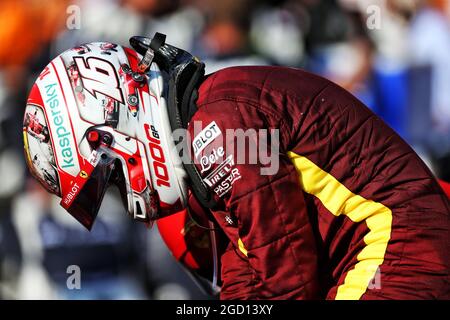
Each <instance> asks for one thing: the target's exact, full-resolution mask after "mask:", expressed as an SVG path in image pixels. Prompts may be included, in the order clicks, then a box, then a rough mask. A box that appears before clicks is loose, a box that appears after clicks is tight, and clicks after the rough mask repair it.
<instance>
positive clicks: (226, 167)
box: [203, 155, 242, 197]
mask: <svg viewBox="0 0 450 320" xmlns="http://www.w3.org/2000/svg"><path fill="white" fill-rule="evenodd" d="M241 177H242V176H241V173H240V172H239V169H238V168H235V167H234V159H233V155H229V156H228V157H227V158H226V159H225V161H224V162H222V163H221V164H220V166H218V167H217V168H216V169H214V171H212V172H211V173H210V174H208V176H207V177H206V178H205V179H203V181H204V182H205V183H206V184H207V185H208V186H210V187H211V188H213V190H214V192H215V193H216V194H217V195H218V196H219V197H222V196H224V195H225V194H226V193H227V192H228V191H230V190H231V187H232V186H233V184H234V183H235V182H236V181H237V180H239V179H240V178H241Z"/></svg>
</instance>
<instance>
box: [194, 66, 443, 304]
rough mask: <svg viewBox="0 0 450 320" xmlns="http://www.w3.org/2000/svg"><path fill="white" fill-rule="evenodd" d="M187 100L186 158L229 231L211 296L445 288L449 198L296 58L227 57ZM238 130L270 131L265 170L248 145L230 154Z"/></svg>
mask: <svg viewBox="0 0 450 320" xmlns="http://www.w3.org/2000/svg"><path fill="white" fill-rule="evenodd" d="M196 105H197V108H198V109H197V111H196V112H195V114H194V115H193V116H192V118H191V119H190V122H189V125H188V132H189V134H190V136H191V137H192V138H191V139H192V150H191V151H192V158H193V159H194V160H195V163H196V167H197V168H198V170H199V172H201V176H202V178H203V181H204V182H205V183H206V184H207V185H208V186H210V188H211V191H212V192H214V199H215V201H216V202H217V204H216V206H215V207H214V208H213V209H211V215H212V216H213V217H214V219H215V220H216V222H217V224H218V225H219V226H220V228H221V229H222V230H223V231H224V233H225V235H226V236H227V238H228V239H229V245H228V248H227V250H226V251H225V253H223V255H222V256H221V266H222V269H221V274H222V281H223V285H222V291H221V298H222V299H322V298H327V299H422V298H423V299H434V298H437V299H442V298H449V297H450V295H449V286H450V285H449V253H450V246H449V244H450V241H449V212H450V205H449V200H448V199H447V197H446V196H445V195H444V193H443V191H442V189H441V188H440V186H439V184H438V183H437V181H436V179H435V178H434V177H433V175H432V173H431V172H430V171H429V169H428V168H427V167H426V166H425V164H424V163H423V162H422V161H421V160H420V159H419V157H418V156H417V155H416V154H415V153H414V151H413V150H412V149H411V148H410V147H409V146H408V145H407V144H406V143H405V142H404V141H403V140H402V139H401V138H400V137H399V136H398V135H397V134H396V133H395V132H394V131H393V130H392V129H390V128H389V127H388V126H387V125H386V124H385V123H383V121H382V120H380V119H379V118H378V117H377V116H376V115H375V114H373V113H372V112H371V111H370V110H369V109H368V108H366V107H365V106H364V105H363V104H362V103H361V102H360V101H358V100H357V99H356V98H355V97H353V96H352V95H351V94H350V93H348V92H346V91H345V90H344V89H342V88H340V87H339V86H337V85H335V84H333V83H332V82H330V81H328V80H326V79H323V78H321V77H318V76H315V75H312V74H309V73H307V72H303V71H300V70H296V69H290V68H281V67H234V68H228V69H224V70H221V71H218V72H216V73H214V74H212V75H209V76H207V77H206V79H205V80H204V81H203V83H202V84H201V85H200V87H199V90H198V100H197V103H196ZM239 129H242V131H244V132H247V133H248V132H251V130H252V129H253V130H254V131H255V132H257V134H253V135H252V134H247V136H246V137H245V139H247V140H246V141H248V142H249V143H250V142H251V141H253V142H255V141H257V142H258V141H259V142H261V141H262V140H263V139H262V138H261V137H263V136H261V137H260V136H258V134H259V132H260V131H261V130H262V129H266V130H268V131H267V134H266V137H269V139H266V140H270V141H269V142H268V143H266V145H267V146H268V145H271V146H272V145H273V146H275V145H276V142H277V141H279V143H278V148H279V154H278V156H277V158H276V159H277V161H278V166H277V170H276V172H272V173H270V174H262V172H263V171H261V170H262V169H264V168H267V167H268V165H267V161H266V162H264V163H263V161H260V160H259V158H258V160H257V161H256V162H255V161H253V162H252V161H250V160H249V157H251V156H252V154H253V151H249V149H244V150H245V152H244V155H245V156H246V159H245V161H242V159H241V161H239V159H238V158H239V156H242V148H240V147H239V141H237V140H239V139H240V138H239V137H238V136H239V135H238V134H237V133H236V132H237V131H236V130H239ZM271 129H272V131H270V130H271ZM233 132H234V133H233ZM271 132H273V135H272V134H271ZM276 132H278V137H277V136H276ZM232 133H233V134H232ZM258 139H260V140H261V141H260V140H258ZM241 142H242V141H241ZM260 145H261V144H260ZM257 150H258V151H259V149H257ZM273 150H275V149H273ZM273 150H272V152H275V151H273ZM269 154H270V151H269ZM253 160H254V159H253Z"/></svg>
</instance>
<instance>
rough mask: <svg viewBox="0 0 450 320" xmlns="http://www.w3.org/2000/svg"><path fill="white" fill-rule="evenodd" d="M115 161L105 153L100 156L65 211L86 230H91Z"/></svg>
mask: <svg viewBox="0 0 450 320" xmlns="http://www.w3.org/2000/svg"><path fill="white" fill-rule="evenodd" d="M115 161H116V159H115V158H112V157H111V156H109V155H107V154H106V153H104V154H102V155H101V156H100V160H99V162H98V164H97V165H96V166H95V168H94V169H93V171H92V173H91V174H90V176H89V177H88V178H87V179H88V180H87V181H86V183H85V184H84V185H83V186H82V187H81V190H79V191H78V194H77V196H76V198H75V199H74V200H73V202H72V204H71V205H70V207H69V208H68V209H67V211H68V212H69V213H70V214H71V215H72V216H73V217H74V218H75V219H77V220H78V221H79V222H80V223H81V224H82V225H83V226H85V227H86V228H87V229H88V230H91V228H92V225H93V224H94V221H95V218H96V217H97V214H98V210H99V209H100V206H101V204H102V200H103V197H104V195H105V192H106V189H107V188H108V185H109V179H110V177H111V173H112V172H113V170H114V167H115V166H114V164H115Z"/></svg>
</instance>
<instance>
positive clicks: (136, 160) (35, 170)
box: [23, 42, 187, 229]
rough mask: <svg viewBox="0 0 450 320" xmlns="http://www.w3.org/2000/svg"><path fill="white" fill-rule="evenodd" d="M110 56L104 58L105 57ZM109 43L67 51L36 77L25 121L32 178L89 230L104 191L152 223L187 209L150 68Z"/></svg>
mask: <svg viewBox="0 0 450 320" xmlns="http://www.w3.org/2000/svg"><path fill="white" fill-rule="evenodd" d="M106 51H107V52H108V54H105V52H106ZM141 58H142V57H141V56H140V55H139V54H138V53H137V52H135V51H134V50H132V49H129V48H125V47H122V46H118V45H114V44H111V43H100V42H96V43H89V44H85V45H82V46H79V47H76V48H74V49H71V50H68V51H66V52H64V53H62V54H61V55H59V56H58V57H57V58H55V59H54V60H53V61H51V62H50V64H49V65H48V66H47V67H46V68H45V69H44V70H43V71H42V73H41V74H40V75H39V77H38V79H37V80H36V82H35V84H34V85H33V87H32V89H31V92H30V95H29V98H28V102H27V106H26V110H25V117H24V124H23V136H24V147H25V154H26V157H27V163H28V166H29V168H30V170H31V172H32V174H33V175H34V176H35V177H36V179H38V180H39V181H40V182H41V184H42V185H43V186H44V187H45V188H46V189H47V190H48V191H49V192H51V193H54V194H56V195H58V196H59V197H61V198H62V200H61V205H62V206H63V207H64V208H65V209H67V211H68V212H69V213H70V214H72V215H73V216H74V217H75V218H76V219H77V220H78V221H79V222H80V223H82V224H83V225H84V226H85V227H86V228H88V229H90V228H91V227H92V225H93V223H94V220H95V217H96V215H97V212H98V209H99V207H100V204H101V202H102V199H103V196H104V193H105V191H106V189H107V187H108V186H110V185H117V187H118V188H119V190H120V193H121V195H122V199H123V200H124V203H125V205H126V208H127V211H128V213H129V214H130V215H131V216H133V217H134V218H136V219H140V220H143V221H145V222H151V221H152V220H155V219H156V218H159V217H162V216H166V215H168V214H171V213H173V212H177V211H179V210H181V209H183V208H184V207H185V204H186V198H187V187H186V184H185V178H186V173H185V171H184V169H183V166H182V164H181V159H180V158H179V155H178V154H177V152H176V149H175V147H174V142H173V139H172V136H171V130H170V123H169V118H168V114H167V105H166V99H165V98H164V96H163V79H162V75H161V72H160V70H159V68H158V65H157V64H156V63H153V64H152V65H151V67H150V69H149V70H148V71H147V72H146V73H139V72H138V68H137V66H138V63H139V61H140V60H141Z"/></svg>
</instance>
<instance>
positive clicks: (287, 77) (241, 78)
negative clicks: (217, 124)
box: [198, 66, 328, 104]
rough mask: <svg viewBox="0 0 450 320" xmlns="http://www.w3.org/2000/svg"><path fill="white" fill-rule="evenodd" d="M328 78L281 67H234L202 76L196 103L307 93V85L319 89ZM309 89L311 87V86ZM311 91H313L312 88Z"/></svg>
mask: <svg viewBox="0 0 450 320" xmlns="http://www.w3.org/2000/svg"><path fill="white" fill-rule="evenodd" d="M326 82H328V80H326V79H324V78H321V77H319V76H317V75H314V74H312V73H309V72H307V71H304V70H301V69H297V68H290V67H282V66H235V67H228V68H225V69H221V70H219V71H216V72H214V73H211V74H209V75H207V76H206V77H205V80H204V81H203V83H202V84H201V86H200V89H199V96H200V98H199V101H198V102H199V104H204V103H209V102H211V101H215V100H220V99H246V100H249V101H251V100H255V101H258V100H259V99H260V98H261V96H262V93H264V94H267V93H268V94H271V93H273V94H285V93H289V94H290V95H301V94H302V90H300V89H302V88H303V89H307V90H304V91H303V93H305V94H308V92H309V91H310V90H309V88H310V87H313V88H314V87H315V88H322V87H323V86H324V84H325V83H326ZM311 89H312V88H311ZM312 91H314V90H312Z"/></svg>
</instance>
